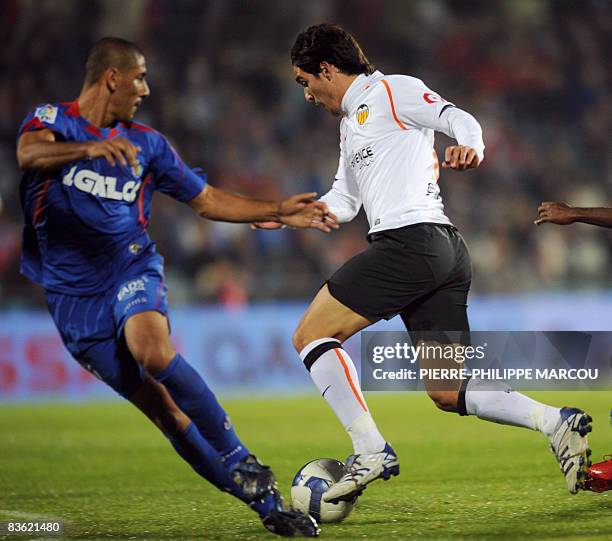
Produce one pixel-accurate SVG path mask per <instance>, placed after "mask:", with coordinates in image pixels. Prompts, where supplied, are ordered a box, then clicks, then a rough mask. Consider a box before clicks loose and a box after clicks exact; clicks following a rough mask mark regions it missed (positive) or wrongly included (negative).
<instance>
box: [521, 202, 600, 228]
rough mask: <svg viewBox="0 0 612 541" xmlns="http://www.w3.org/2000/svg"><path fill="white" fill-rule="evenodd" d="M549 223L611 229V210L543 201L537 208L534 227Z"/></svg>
mask: <svg viewBox="0 0 612 541" xmlns="http://www.w3.org/2000/svg"><path fill="white" fill-rule="evenodd" d="M546 222H549V223H551V224H558V225H568V224H573V223H574V222H583V223H585V224H591V225H598V226H600V227H612V208H609V207H595V208H584V207H572V206H570V205H568V204H567V203H560V202H556V201H545V202H543V203H542V204H541V205H540V206H539V207H538V218H537V219H536V220H535V221H534V222H533V223H535V224H536V225H541V224H543V223H546Z"/></svg>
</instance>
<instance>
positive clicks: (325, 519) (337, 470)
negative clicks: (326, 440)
mask: <svg viewBox="0 0 612 541" xmlns="http://www.w3.org/2000/svg"><path fill="white" fill-rule="evenodd" d="M343 475H344V464H343V463H342V462H340V461H339V460H335V459H333V458H318V459H317V460H313V461H311V462H309V463H308V464H306V465H305V466H303V467H302V468H300V470H299V471H298V472H297V473H296V474H295V477H294V479H293V483H292V485H291V500H292V502H293V507H294V508H295V509H296V510H297V511H301V512H302V513H306V514H309V515H311V516H312V517H313V518H314V519H315V520H316V521H317V522H320V523H329V522H340V521H341V520H344V519H345V518H346V517H348V516H349V514H350V513H351V511H352V510H353V507H355V503H356V501H353V502H339V503H328V502H324V501H323V499H322V496H323V493H324V492H325V491H326V490H327V489H328V488H329V487H330V486H332V485H333V484H334V483H336V482H338V481H339V480H340V478H341V477H342V476H343Z"/></svg>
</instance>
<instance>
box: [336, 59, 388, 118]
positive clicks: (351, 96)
mask: <svg viewBox="0 0 612 541" xmlns="http://www.w3.org/2000/svg"><path fill="white" fill-rule="evenodd" d="M384 76H385V75H384V73H381V72H380V71H378V70H376V71H375V72H374V73H372V75H366V74H365V73H362V74H361V75H359V76H358V77H357V78H356V79H355V80H354V81H353V82H352V83H351V86H349V87H348V88H347V89H346V92H345V93H344V96H343V98H342V103H341V105H340V107H341V109H342V112H343V113H344V114H345V115H349V114H351V112H352V111H353V110H354V109H355V108H356V107H359V105H360V103H359V98H360V97H361V95H362V94H363V93H364V91H365V90H367V89H368V88H369V87H370V86H372V85H373V84H374V83H375V82H377V81H379V80H380V79H382V78H383V77H384Z"/></svg>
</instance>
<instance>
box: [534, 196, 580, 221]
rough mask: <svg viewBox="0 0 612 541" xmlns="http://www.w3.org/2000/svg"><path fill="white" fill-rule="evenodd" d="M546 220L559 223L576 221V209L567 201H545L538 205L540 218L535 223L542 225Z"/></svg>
mask: <svg viewBox="0 0 612 541" xmlns="http://www.w3.org/2000/svg"><path fill="white" fill-rule="evenodd" d="M545 222H550V223H551V224H558V225H568V224H571V223H574V209H573V207H571V206H570V205H568V204H567V203H557V202H555V201H545V202H544V203H542V204H541V205H540V206H539V207H538V219H537V220H534V222H533V223H534V224H536V225H541V224H543V223H545Z"/></svg>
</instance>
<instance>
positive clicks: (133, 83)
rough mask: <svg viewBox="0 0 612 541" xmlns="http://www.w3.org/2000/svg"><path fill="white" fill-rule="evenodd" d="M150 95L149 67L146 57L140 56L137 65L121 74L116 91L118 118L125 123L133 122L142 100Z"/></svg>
mask: <svg viewBox="0 0 612 541" xmlns="http://www.w3.org/2000/svg"><path fill="white" fill-rule="evenodd" d="M148 95H149V85H148V84H147V65H146V63H145V59H144V56H138V57H137V61H136V64H135V65H134V66H133V67H132V68H130V69H128V70H127V71H125V72H123V73H121V76H120V77H119V79H118V85H117V89H116V91H115V96H114V98H115V104H116V109H117V118H118V119H119V120H122V121H124V122H129V121H130V120H133V118H134V116H135V115H136V111H138V108H139V107H140V104H141V103H142V100H143V99H144V98H146V97H147V96H148Z"/></svg>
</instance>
